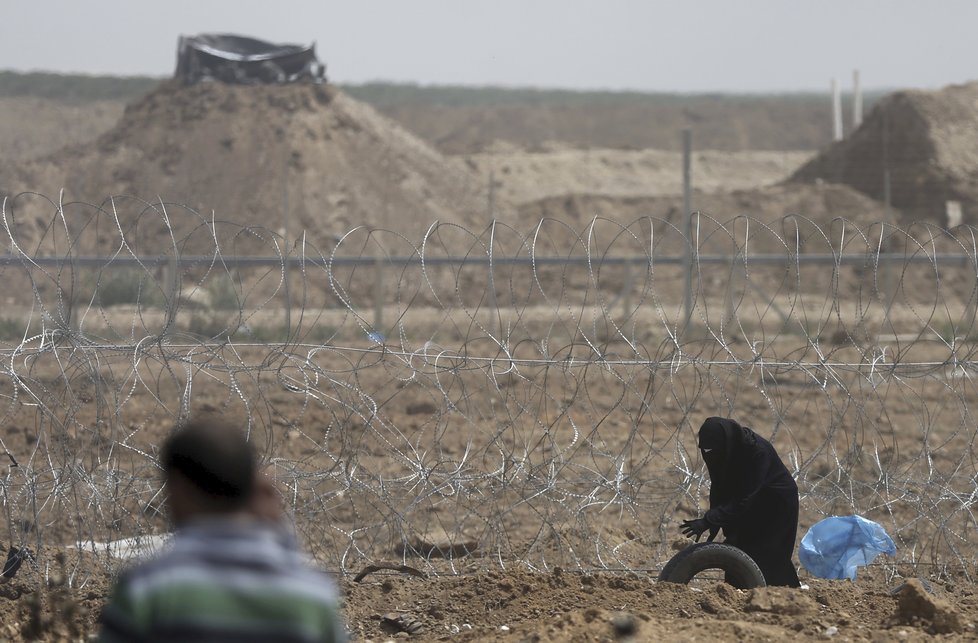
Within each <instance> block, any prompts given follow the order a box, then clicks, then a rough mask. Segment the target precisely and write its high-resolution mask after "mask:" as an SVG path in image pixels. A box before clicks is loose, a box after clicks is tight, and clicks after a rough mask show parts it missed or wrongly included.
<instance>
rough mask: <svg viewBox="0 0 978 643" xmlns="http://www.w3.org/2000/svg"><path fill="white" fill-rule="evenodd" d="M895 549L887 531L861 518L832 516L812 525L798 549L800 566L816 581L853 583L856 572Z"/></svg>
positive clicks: (893, 552) (890, 553) (892, 553)
mask: <svg viewBox="0 0 978 643" xmlns="http://www.w3.org/2000/svg"><path fill="white" fill-rule="evenodd" d="M895 553H896V545H894V544H893V539H892V538H890V536H889V535H888V534H887V533H886V530H885V529H883V528H882V527H881V526H879V525H878V524H876V523H875V522H873V521H872V520H866V519H865V518H863V517H862V516H831V517H829V518H825V519H824V520H820V521H819V522H817V523H815V524H814V525H812V528H811V529H809V530H808V533H807V534H805V537H804V538H802V539H801V545H799V547H798V559H799V560H801V564H802V565H803V566H804V567H805V569H807V570H808V571H809V573H811V574H812V575H813V576H817V577H818V578H834V579H838V578H848V579H849V580H856V568H857V567H859V566H861V565H868V564H870V563H871V562H873V560H874V559H875V558H876V557H877V556H879V555H880V554H887V555H889V556H892V555H894V554H895Z"/></svg>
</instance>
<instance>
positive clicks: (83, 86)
mask: <svg viewBox="0 0 978 643" xmlns="http://www.w3.org/2000/svg"><path fill="white" fill-rule="evenodd" d="M160 80H161V79H159V78H150V77H147V76H132V77H125V76H83V75H72V74H49V73H43V72H33V73H29V74H19V73H16V72H12V71H0V97H4V98H13V97H17V96H30V97H33V98H48V99H51V100H60V101H66V102H76V101H92V100H130V99H133V98H137V97H139V96H142V95H143V94H145V93H147V92H148V91H149V90H151V89H153V88H154V87H156V86H157V85H158V84H159V83H160Z"/></svg>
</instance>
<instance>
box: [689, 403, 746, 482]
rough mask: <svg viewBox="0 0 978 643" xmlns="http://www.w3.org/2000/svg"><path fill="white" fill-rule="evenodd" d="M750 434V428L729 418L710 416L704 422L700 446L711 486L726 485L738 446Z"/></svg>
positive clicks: (700, 434)
mask: <svg viewBox="0 0 978 643" xmlns="http://www.w3.org/2000/svg"><path fill="white" fill-rule="evenodd" d="M749 434H750V432H749V430H746V429H745V428H744V427H742V426H741V425H740V424H738V423H737V422H735V421H734V420H731V419H729V418H721V417H709V418H706V421H705V422H703V425H702V426H701V427H700V432H699V448H700V453H701V454H702V455H703V462H705V463H706V468H707V470H708V471H709V472H710V484H711V486H713V487H716V486H717V485H725V483H726V482H727V477H728V476H729V474H730V464H731V462H732V461H733V457H734V455H735V453H736V451H737V448H738V446H740V445H741V444H743V443H744V441H745V439H746V437H745V436H748V435H749Z"/></svg>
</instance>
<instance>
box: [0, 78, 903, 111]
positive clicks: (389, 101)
mask: <svg viewBox="0 0 978 643" xmlns="http://www.w3.org/2000/svg"><path fill="white" fill-rule="evenodd" d="M162 80H163V79H162V78H156V77H151V76H90V75H83V74H53V73H47V72H31V73H25V74H22V73H18V72H12V71H0V97H14V96H31V97H35V98H48V99H52V100H64V101H87V100H130V99H133V98H137V97H139V96H142V95H143V94H145V93H147V92H148V91H150V90H151V89H153V88H154V87H156V86H157V85H158V84H159V83H160V81H162ZM340 88H341V89H342V90H343V91H345V92H347V93H348V94H350V95H351V96H353V97H354V98H356V99H358V100H362V101H365V102H368V103H370V104H371V105H374V106H376V107H388V106H390V107H393V106H397V105H410V104H427V105H432V104H433V105H444V106H456V107H463V106H464V107H479V106H482V107H491V106H501V105H545V106H554V105H587V104H605V105H608V104H617V105H623V104H635V103H659V104H673V105H675V104H679V103H688V102H690V101H691V100H692V101H697V100H721V99H722V100H725V101H735V102H756V101H764V100H778V101H792V102H808V101H814V102H818V103H823V102H825V100H826V93H825V92H822V93H816V92H795V93H772V94H721V93H716V92H712V93H709V92H705V93H693V94H683V93H665V92H636V91H611V90H595V91H581V90H567V89H534V88H527V87H467V86H450V85H417V84H413V83H365V84H358V85H340ZM884 93H885V92H880V91H876V92H868V93H867V94H866V96H865V97H864V100H865V102H866V104H867V106H869V105H871V104H872V103H873V102H874V101H875V100H876V99H878V98H879V97H880V96H882V95H883V94H884Z"/></svg>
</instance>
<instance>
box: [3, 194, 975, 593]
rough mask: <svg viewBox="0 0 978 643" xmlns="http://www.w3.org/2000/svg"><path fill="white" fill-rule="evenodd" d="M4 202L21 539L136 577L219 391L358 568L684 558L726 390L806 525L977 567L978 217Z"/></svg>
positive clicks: (6, 432)
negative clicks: (181, 460)
mask: <svg viewBox="0 0 978 643" xmlns="http://www.w3.org/2000/svg"><path fill="white" fill-rule="evenodd" d="M2 214H3V219H2V225H3V232H4V233H5V236H6V238H7V240H8V242H9V250H8V252H7V253H6V254H5V255H0V274H2V278H3V280H4V283H5V284H6V288H5V289H4V293H5V294H4V296H5V302H4V308H3V312H2V313H0V355H2V358H3V367H2V377H0V400H2V415H0V427H2V429H0V448H2V449H3V450H4V451H5V454H6V455H5V457H6V459H7V460H8V463H7V464H6V467H5V473H4V475H3V477H2V487H0V493H2V500H3V509H4V521H5V523H6V529H5V532H4V531H0V533H6V535H7V540H8V541H9V544H10V545H11V546H14V547H22V548H25V547H26V548H29V549H31V550H32V551H35V552H37V553H38V554H39V555H40V556H43V555H44V552H46V551H52V550H61V551H64V550H65V548H68V551H72V552H75V555H76V556H77V557H78V560H79V561H80V560H81V559H82V558H84V557H88V559H94V560H96V561H98V563H97V565H96V569H104V570H109V569H114V568H115V566H116V565H117V564H119V562H120V561H121V560H124V558H125V556H126V555H128V553H129V552H131V550H132V549H133V548H136V549H138V548H139V547H151V546H154V545H156V544H158V542H159V539H158V538H157V536H158V535H159V534H163V533H164V531H165V520H164V516H163V513H162V505H163V498H164V494H165V490H163V489H161V480H160V471H159V468H158V466H157V464H156V460H155V455H156V449H157V446H158V444H159V443H160V442H161V440H162V439H163V437H164V436H165V435H166V434H167V433H168V432H169V431H170V430H171V429H172V428H173V426H174V425H176V424H177V423H179V422H180V421H182V420H184V419H186V418H187V417H189V416H190V415H192V414H195V413H203V412H219V413H221V414H223V415H225V416H227V417H231V418H235V419H237V420H240V421H241V422H242V423H243V425H244V426H246V427H247V428H248V430H249V432H250V435H251V439H252V440H254V442H255V444H256V445H258V447H259V450H260V452H261V454H262V460H263V463H265V464H266V465H267V467H268V470H269V472H270V474H271V475H272V476H273V477H274V478H275V480H276V481H277V483H278V484H279V485H280V487H281V489H282V490H283V494H284V497H285V500H286V505H287V507H288V513H289V516H290V518H291V520H292V522H293V523H294V526H295V529H296V531H297V533H298V535H299V536H300V539H301V541H302V542H303V545H304V546H305V547H306V548H307V549H308V550H309V551H310V552H311V553H312V554H313V555H314V556H315V557H316V558H317V560H318V561H319V562H320V563H321V564H322V565H323V566H325V567H327V568H330V569H335V570H339V571H341V572H343V573H355V572H356V571H357V570H359V569H361V568H363V567H364V566H365V565H367V564H375V563H378V562H382V561H386V562H396V563H400V564H407V565H411V566H414V567H416V568H418V569H421V570H424V571H426V572H431V573H467V572H472V571H478V570H482V569H485V568H487V567H509V566H520V567H526V568H530V569H552V568H554V567H557V566H560V567H562V568H565V569H580V570H595V569H607V570H632V571H639V570H649V569H655V568H657V567H660V566H661V565H662V564H663V563H664V562H665V560H667V559H668V557H669V556H670V555H671V552H672V545H673V543H674V541H676V540H677V537H678V529H677V528H678V522H679V520H681V519H683V518H686V517H688V516H693V515H695V514H697V513H698V512H701V511H702V510H703V509H704V508H705V504H706V496H707V491H708V488H709V479H708V476H707V475H706V471H705V468H704V466H703V464H702V462H701V460H700V459H699V457H698V452H697V450H696V448H695V432H696V429H697V428H698V427H699V424H700V422H701V421H702V420H703V419H704V418H706V417H707V416H710V415H727V416H732V417H735V418H737V419H738V420H739V421H741V422H742V423H744V424H747V425H750V426H752V427H753V428H754V429H755V430H756V431H758V432H759V433H760V434H762V435H764V436H766V437H769V438H771V439H772V441H773V442H774V443H775V445H776V447H777V448H778V450H779V452H780V453H781V454H782V456H783V458H784V459H785V460H786V462H787V464H788V466H789V469H791V470H792V472H793V474H794V475H795V477H796V479H797V480H798V484H799V487H800V490H801V494H802V525H803V526H807V525H810V524H812V523H814V522H815V521H817V520H818V519H820V518H822V517H824V516H827V515H833V514H848V513H860V514H862V515H865V516H867V517H869V518H872V519H874V520H877V521H879V522H880V523H881V524H883V525H884V527H885V528H886V529H887V530H888V531H889V533H890V534H891V535H892V536H893V538H894V540H895V541H896V543H897V557H896V559H895V560H892V561H890V562H889V564H892V565H897V564H899V565H905V566H911V567H913V568H915V569H916V568H927V569H929V570H932V571H933V570H935V569H936V572H935V573H944V572H948V573H950V570H954V571H955V573H963V574H965V575H967V576H968V577H969V578H970V577H971V576H972V575H974V574H975V573H976V569H975V565H976V562H978V547H976V545H978V540H976V529H978V526H976V522H975V513H974V505H975V502H976V498H978V483H976V474H978V460H976V454H975V449H974V444H975V436H976V431H978V422H976V419H975V417H974V415H973V411H972V410H973V409H974V408H975V405H976V403H978V397H976V390H975V376H976V374H978V369H976V366H978V364H976V358H975V355H976V349H978V342H976V340H978V333H976V328H975V309H976V306H975V304H976V301H978V288H976V285H978V278H976V275H978V251H976V248H978V243H976V236H975V233H976V230H975V229H974V228H970V227H959V228H955V229H954V230H951V231H947V230H944V229H942V228H939V227H937V226H932V225H927V224H918V225H915V226H913V227H911V228H909V229H898V228H895V227H891V226H886V225H882V224H881V225H877V226H871V227H868V228H865V227H864V228H859V227H858V226H856V225H854V224H852V223H851V222H848V221H846V220H844V219H835V220H832V221H828V222H822V223H817V222H814V221H811V220H807V219H804V218H802V217H796V216H786V217H784V218H782V219H780V220H776V221H773V222H772V221H768V222H765V221H761V220H757V219H754V218H752V217H749V216H742V217H736V218H733V219H730V220H725V221H720V220H716V219H712V218H709V217H706V216H695V217H694V218H693V220H694V224H695V225H694V227H693V230H692V232H691V234H690V235H685V234H683V233H682V231H680V230H679V229H677V228H676V227H675V226H674V225H673V224H671V223H669V222H668V221H666V220H661V219H657V218H654V217H647V218H642V219H638V220H636V221H632V222H629V223H619V222H615V221H611V220H601V219H595V220H593V221H591V222H590V223H588V224H587V225H585V226H583V227H582V228H580V229H574V228H573V227H571V226H568V225H567V224H564V223H561V222H559V221H554V220H542V221H539V222H536V223H534V224H532V225H528V226H527V228H526V229H517V228H515V227H513V226H512V225H504V224H502V223H500V222H494V223H487V225H486V227H485V228H484V229H480V230H473V229H466V228H463V227H460V226H457V225H450V224H438V223H434V224H432V225H431V226H430V227H428V228H427V229H426V230H420V231H419V232H418V237H417V238H416V239H409V238H407V237H405V236H403V235H398V234H395V233H392V232H387V231H383V230H370V229H354V230H351V231H350V232H348V233H347V234H345V235H342V236H340V237H336V238H325V239H311V238H307V237H305V236H302V237H299V238H297V239H285V238H283V237H281V236H280V235H278V234H275V233H273V232H271V231H269V230H265V229H256V228H241V227H240V226H235V225H234V224H231V223H227V222H222V221H218V220H216V219H214V218H212V217H210V218H209V217H207V216H204V215H201V214H199V213H196V212H194V211H192V210H190V209H188V208H186V207H183V206H180V205H176V204H165V203H155V204H154V203H147V202H142V201H138V200H135V199H127V198H121V197H120V198H116V199H111V200H108V201H106V202H105V203H103V204H100V205H93V204H83V203H69V204H66V203H59V202H55V201H51V200H48V199H46V198H44V197H42V196H39V195H19V196H18V197H16V198H8V199H7V200H6V201H5V202H4V207H3V212H2ZM687 293H689V295H688V296H687ZM76 569H77V570H79V571H78V574H80V575H83V572H81V571H80V570H82V569H89V568H88V567H84V566H82V565H81V564H80V563H78V566H77V568H76ZM928 573H930V572H928ZM76 582H80V581H78V580H77V579H76Z"/></svg>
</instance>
